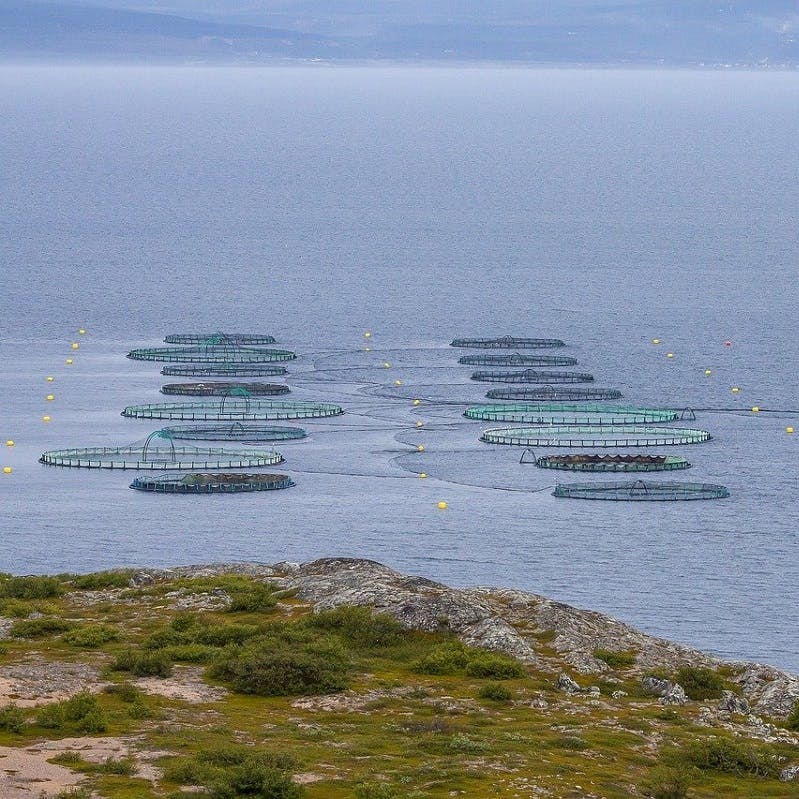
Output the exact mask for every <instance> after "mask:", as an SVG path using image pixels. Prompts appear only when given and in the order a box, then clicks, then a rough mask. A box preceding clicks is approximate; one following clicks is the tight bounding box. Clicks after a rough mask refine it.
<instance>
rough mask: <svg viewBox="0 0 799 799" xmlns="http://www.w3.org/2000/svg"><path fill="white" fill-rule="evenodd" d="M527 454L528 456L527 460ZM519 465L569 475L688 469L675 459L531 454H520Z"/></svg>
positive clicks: (689, 465)
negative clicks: (525, 464) (557, 470)
mask: <svg viewBox="0 0 799 799" xmlns="http://www.w3.org/2000/svg"><path fill="white" fill-rule="evenodd" d="M527 453H531V455H530V458H531V459H529V458H527ZM519 463H534V464H535V465H536V466H538V468H539V469H564V470H566V471H572V472H671V471H677V470H679V469H690V468H691V464H690V463H689V462H688V461H687V460H686V459H685V458H683V457H681V456H679V455H590V454H581V455H542V456H541V457H540V458H536V457H535V455H534V454H533V453H532V450H529V449H526V450H525V451H524V452H523V453H522V457H521V459H520V460H519Z"/></svg>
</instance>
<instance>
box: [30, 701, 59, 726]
mask: <svg viewBox="0 0 799 799" xmlns="http://www.w3.org/2000/svg"><path fill="white" fill-rule="evenodd" d="M65 721H66V716H65V715H64V705H63V703H62V702H53V703H52V704H49V705H42V706H41V707H38V708H36V724H37V725H38V726H39V727H44V728H45V729H47V730H58V729H61V727H63V726H64V722H65Z"/></svg>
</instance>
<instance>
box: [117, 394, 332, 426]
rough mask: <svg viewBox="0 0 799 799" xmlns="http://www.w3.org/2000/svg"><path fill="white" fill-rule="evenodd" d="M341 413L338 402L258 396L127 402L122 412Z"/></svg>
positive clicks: (271, 417) (171, 415) (136, 415)
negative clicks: (137, 403) (128, 403)
mask: <svg viewBox="0 0 799 799" xmlns="http://www.w3.org/2000/svg"><path fill="white" fill-rule="evenodd" d="M342 413H344V409H343V408H342V407H341V406H340V405H334V404H333V403H330V402H304V401H297V402H289V401H286V400H260V399H250V398H248V397H236V398H234V399H230V398H228V397H223V398H222V399H221V400H206V401H205V402H177V403H173V402H166V403H155V404H151V405H129V406H128V407H127V408H125V409H124V410H123V411H122V416H126V417H128V418H130V419H185V420H186V421H226V420H228V421H240V422H245V421H251V422H268V421H275V420H277V419H321V418H323V417H326V416H338V415H339V414H342Z"/></svg>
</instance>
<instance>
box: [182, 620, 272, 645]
mask: <svg viewBox="0 0 799 799" xmlns="http://www.w3.org/2000/svg"><path fill="white" fill-rule="evenodd" d="M195 629H196V632H195V633H194V636H193V637H192V642H193V643H198V644H206V645H207V646H216V647H223V646H228V645H229V644H242V643H244V642H245V641H247V640H248V639H250V638H254V637H255V636H256V635H258V634H259V633H260V632H261V631H260V629H259V628H258V627H256V626H255V625H254V624H209V625H207V626H198V627H196V628H195Z"/></svg>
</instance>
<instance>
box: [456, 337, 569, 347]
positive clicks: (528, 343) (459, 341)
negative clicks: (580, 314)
mask: <svg viewBox="0 0 799 799" xmlns="http://www.w3.org/2000/svg"><path fill="white" fill-rule="evenodd" d="M449 346H450V347H469V348H471V349H475V350H478V349H479V350H497V349H503V350H533V349H548V348H551V347H565V346H566V342H565V341H561V340H560V339H559V338H514V337H513V336H500V337H499V338H456V339H454V340H453V341H451V342H450V345H449Z"/></svg>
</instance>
